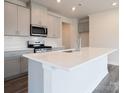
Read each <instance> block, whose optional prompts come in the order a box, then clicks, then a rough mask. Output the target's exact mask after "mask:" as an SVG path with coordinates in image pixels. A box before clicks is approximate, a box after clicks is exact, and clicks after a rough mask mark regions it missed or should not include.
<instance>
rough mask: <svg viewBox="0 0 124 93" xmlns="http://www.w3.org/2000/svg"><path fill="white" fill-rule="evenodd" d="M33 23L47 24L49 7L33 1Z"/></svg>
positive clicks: (38, 24)
mask: <svg viewBox="0 0 124 93" xmlns="http://www.w3.org/2000/svg"><path fill="white" fill-rule="evenodd" d="M31 24H33V25H37V26H47V8H45V7H43V6H41V5H39V4H36V3H32V4H31Z"/></svg>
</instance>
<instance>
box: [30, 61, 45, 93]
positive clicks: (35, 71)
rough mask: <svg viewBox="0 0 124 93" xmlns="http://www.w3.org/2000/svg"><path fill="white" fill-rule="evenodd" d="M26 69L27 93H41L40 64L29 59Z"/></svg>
mask: <svg viewBox="0 0 124 93" xmlns="http://www.w3.org/2000/svg"><path fill="white" fill-rule="evenodd" d="M28 71H29V72H28V93H43V68H42V64H41V63H39V62H36V61H33V60H29V63H28Z"/></svg>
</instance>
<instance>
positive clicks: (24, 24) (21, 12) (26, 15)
mask: <svg viewBox="0 0 124 93" xmlns="http://www.w3.org/2000/svg"><path fill="white" fill-rule="evenodd" d="M18 33H19V35H21V36H29V35H30V10H29V9H27V8H24V7H19V6H18Z"/></svg>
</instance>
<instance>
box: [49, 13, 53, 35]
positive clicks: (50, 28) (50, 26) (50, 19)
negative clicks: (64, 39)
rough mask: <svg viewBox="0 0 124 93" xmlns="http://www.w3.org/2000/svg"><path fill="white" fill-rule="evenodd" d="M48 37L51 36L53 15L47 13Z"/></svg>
mask: <svg viewBox="0 0 124 93" xmlns="http://www.w3.org/2000/svg"><path fill="white" fill-rule="evenodd" d="M48 37H53V17H52V16H51V15H48Z"/></svg>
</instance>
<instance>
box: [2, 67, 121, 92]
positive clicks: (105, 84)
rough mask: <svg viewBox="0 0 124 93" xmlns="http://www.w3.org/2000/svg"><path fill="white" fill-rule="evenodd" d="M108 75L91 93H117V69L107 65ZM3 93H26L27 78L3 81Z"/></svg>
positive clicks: (25, 76)
mask: <svg viewBox="0 0 124 93" xmlns="http://www.w3.org/2000/svg"><path fill="white" fill-rule="evenodd" d="M108 70H109V74H108V75H107V76H106V77H105V78H104V80H103V81H102V82H101V83H100V84H99V85H98V87H97V88H96V89H95V90H94V92H93V93H119V67H118V66H113V65H108ZM4 90H5V92H4V93H28V76H27V75H24V76H21V77H19V78H16V79H13V80H8V81H5V83H4Z"/></svg>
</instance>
